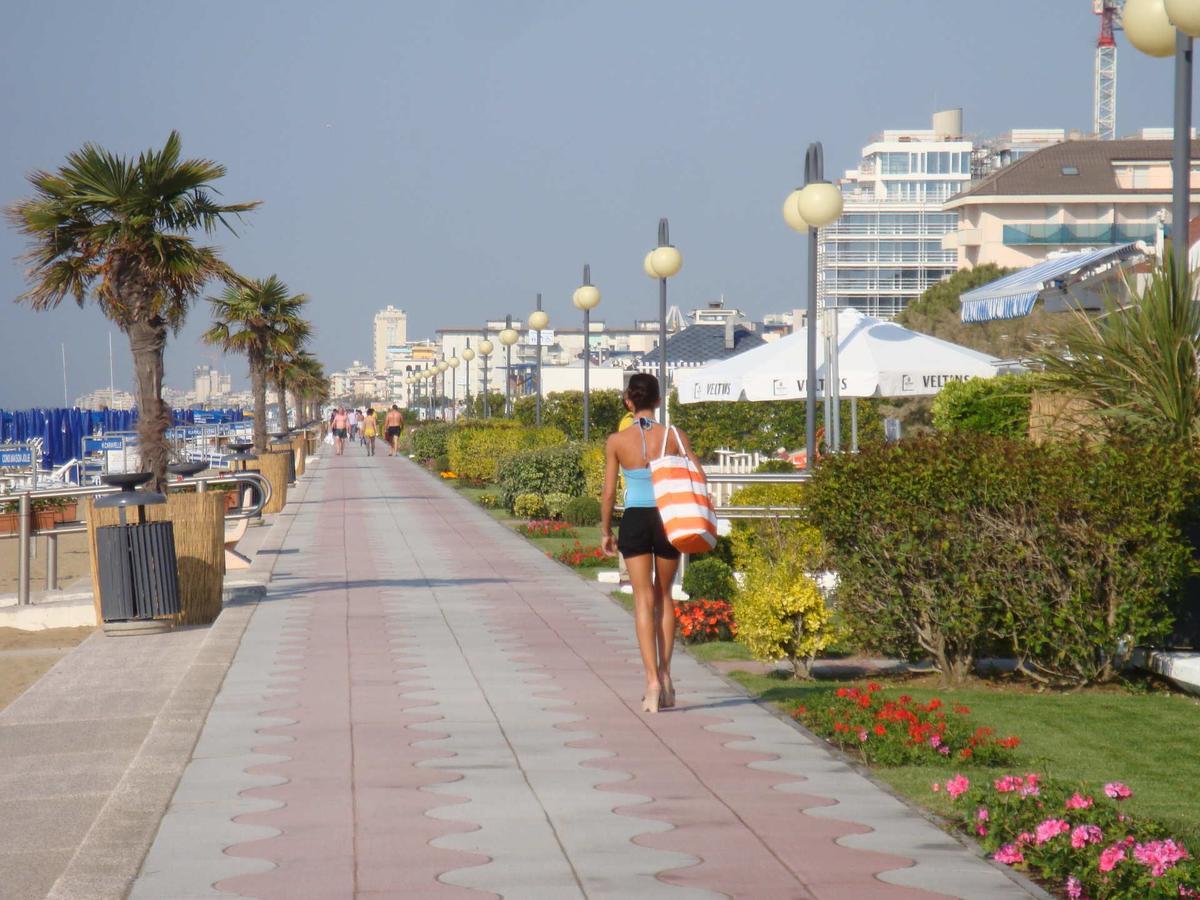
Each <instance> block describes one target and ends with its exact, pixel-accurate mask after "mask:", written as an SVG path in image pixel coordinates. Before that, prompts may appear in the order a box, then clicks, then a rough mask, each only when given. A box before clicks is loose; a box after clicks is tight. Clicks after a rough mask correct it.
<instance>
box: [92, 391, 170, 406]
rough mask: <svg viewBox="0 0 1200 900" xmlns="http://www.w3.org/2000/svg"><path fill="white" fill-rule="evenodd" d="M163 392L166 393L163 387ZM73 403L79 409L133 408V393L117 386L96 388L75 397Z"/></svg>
mask: <svg viewBox="0 0 1200 900" xmlns="http://www.w3.org/2000/svg"><path fill="white" fill-rule="evenodd" d="M163 394H164V395H165V394H166V389H165V388H164V390H163ZM164 399H166V398H165V397H164ZM75 405H76V406H77V407H78V408H79V409H133V394H131V393H129V392H128V391H122V390H120V389H119V388H118V389H115V390H110V389H108V388H97V389H96V390H94V391H92V392H91V393H90V394H84V395H83V396H82V397H77V398H75Z"/></svg>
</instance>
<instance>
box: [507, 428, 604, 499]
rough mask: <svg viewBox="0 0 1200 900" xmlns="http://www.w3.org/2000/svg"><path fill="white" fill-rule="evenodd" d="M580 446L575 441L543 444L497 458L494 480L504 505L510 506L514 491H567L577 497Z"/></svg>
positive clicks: (580, 485) (580, 489)
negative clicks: (551, 445) (539, 447)
mask: <svg viewBox="0 0 1200 900" xmlns="http://www.w3.org/2000/svg"><path fill="white" fill-rule="evenodd" d="M555 433H558V432H555ZM580 449H581V448H580V445H579V444H565V445H560V446H554V447H543V448H541V449H538V450H527V451H525V452H523V453H515V454H513V455H512V456H510V457H508V458H506V459H504V460H501V462H500V465H499V467H498V469H497V472H496V483H497V484H498V485H499V487H500V496H501V498H502V499H503V500H504V503H505V505H506V506H508V507H509V508H510V509H511V508H512V504H513V501H514V500H515V499H516V497H517V495H518V494H567V495H569V496H571V497H578V496H579V495H580V494H581V493H583V469H582V468H581V467H580V464H579V456H580Z"/></svg>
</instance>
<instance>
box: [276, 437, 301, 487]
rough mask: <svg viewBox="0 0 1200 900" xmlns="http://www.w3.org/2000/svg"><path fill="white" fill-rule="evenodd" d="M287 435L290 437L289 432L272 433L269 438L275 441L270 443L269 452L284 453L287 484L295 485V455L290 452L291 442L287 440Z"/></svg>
mask: <svg viewBox="0 0 1200 900" xmlns="http://www.w3.org/2000/svg"><path fill="white" fill-rule="evenodd" d="M289 435H290V432H287V431H276V432H274V433H272V435H271V437H273V438H274V439H275V440H273V441H271V452H272V453H286V454H287V455H288V459H287V473H288V484H295V483H296V454H295V453H293V452H292V442H291V441H290V440H289V439H288V438H289Z"/></svg>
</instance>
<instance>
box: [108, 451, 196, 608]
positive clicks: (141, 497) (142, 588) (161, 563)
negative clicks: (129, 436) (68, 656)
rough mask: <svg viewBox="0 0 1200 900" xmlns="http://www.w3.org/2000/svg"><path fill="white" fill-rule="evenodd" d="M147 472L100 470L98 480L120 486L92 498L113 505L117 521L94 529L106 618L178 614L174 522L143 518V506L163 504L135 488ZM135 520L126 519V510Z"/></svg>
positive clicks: (161, 498)
mask: <svg viewBox="0 0 1200 900" xmlns="http://www.w3.org/2000/svg"><path fill="white" fill-rule="evenodd" d="M151 477H152V475H151V474H150V473H149V472H135V473H129V474H123V475H106V476H104V479H103V480H104V482H105V483H106V484H111V485H114V486H117V487H120V488H121V492H120V493H119V494H106V495H105V496H103V497H101V498H100V499H99V500H97V501H96V504H95V505H96V507H97V508H98V509H114V508H115V509H117V510H119V512H120V516H121V524H119V525H101V526H100V527H98V528H97V529H96V568H97V570H98V574H99V577H100V615H101V618H102V619H103V620H104V621H105V622H106V623H107V622H135V621H143V620H148V619H158V618H162V617H165V616H171V615H175V614H177V613H179V611H180V604H179V566H178V563H177V561H176V559H175V526H174V524H173V523H171V522H146V521H145V511H144V507H146V506H149V505H155V504H160V503H166V502H167V498H166V497H164V496H163V495H162V494H158V493H154V492H151V491H139V490H137V488H138V487H139V486H141V485H143V484H145V483H146V482H147V481H149V480H150V478H151ZM130 508H132V509H135V510H136V511H137V521H136V522H134V523H129V522H127V521H126V517H127V510H129V509H130Z"/></svg>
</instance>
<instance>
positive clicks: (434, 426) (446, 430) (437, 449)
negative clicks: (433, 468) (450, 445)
mask: <svg viewBox="0 0 1200 900" xmlns="http://www.w3.org/2000/svg"><path fill="white" fill-rule="evenodd" d="M453 433H454V426H453V425H451V424H449V423H447V422H433V423H430V424H428V425H421V426H419V427H418V428H416V429H415V430H414V431H413V434H412V452H413V455H414V456H415V457H416V458H417V460H418V461H419V462H421V463H428V462H431V461H433V460H437V459H441V458H442V457H444V456H446V455H447V442H448V441H449V440H450V435H451V434H453Z"/></svg>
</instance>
